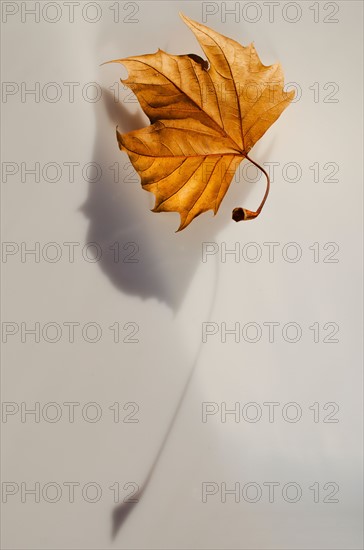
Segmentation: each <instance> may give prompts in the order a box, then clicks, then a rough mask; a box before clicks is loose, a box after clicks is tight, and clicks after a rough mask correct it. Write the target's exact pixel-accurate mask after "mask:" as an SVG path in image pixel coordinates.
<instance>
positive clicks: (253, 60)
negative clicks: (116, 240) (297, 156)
mask: <svg viewBox="0 0 364 550" xmlns="http://www.w3.org/2000/svg"><path fill="white" fill-rule="evenodd" d="M181 17H182V19H183V20H184V22H185V23H186V24H187V25H188V26H189V27H190V29H191V30H192V32H193V33H194V34H195V36H196V38H197V40H198V41H199V43H200V45H201V47H202V49H203V50H204V52H205V54H206V57H207V59H208V63H206V61H204V60H203V59H201V58H200V57H199V56H197V55H194V54H190V55H171V54H168V53H166V52H164V51H162V50H158V51H157V52H156V53H154V54H146V55H140V56H135V57H128V58H125V59H118V60H116V61H115V62H117V63H122V64H123V65H125V67H126V68H127V70H128V74H129V76H128V78H127V79H126V80H122V82H123V83H124V84H125V85H126V86H128V87H129V88H130V89H131V90H132V91H133V92H134V93H135V95H136V96H137V98H138V100H139V103H140V105H141V107H142V109H143V110H144V112H145V113H146V115H147V116H148V117H149V119H150V122H151V125H150V126H148V127H146V128H142V129H140V130H135V131H133V132H129V133H127V134H120V133H119V132H117V139H118V143H119V147H120V149H121V150H123V151H126V152H127V154H128V155H129V158H130V161H131V163H132V164H133V166H134V168H135V170H136V171H137V172H138V173H139V175H140V177H141V183H142V186H143V188H144V189H146V190H147V191H151V192H152V193H154V195H155V197H156V202H155V206H154V209H153V212H179V214H180V217H181V223H180V226H179V228H178V231H179V230H181V229H184V228H185V227H187V225H189V223H190V222H191V221H192V220H193V219H194V218H195V217H196V216H198V215H199V214H201V213H202V212H206V211H207V210H213V211H214V214H216V213H217V211H218V209H219V206H220V204H221V201H222V199H223V198H224V195H225V193H226V192H227V190H228V188H229V186H230V183H231V180H232V178H233V176H234V174H235V171H236V168H237V167H238V165H239V163H240V162H241V161H242V160H243V159H244V158H248V159H249V160H251V159H250V158H249V156H248V153H249V151H250V149H251V148H252V147H253V145H254V144H255V143H256V142H257V141H258V139H260V138H261V137H262V135H263V134H264V133H265V132H266V131H267V130H268V128H269V127H270V126H271V125H272V124H273V123H274V122H275V121H276V120H277V118H278V117H279V116H280V114H281V113H282V112H283V111H284V109H285V108H286V107H287V106H288V105H289V103H290V102H291V101H292V99H293V97H294V92H293V91H291V92H288V93H287V92H284V90H283V87H284V77H283V72H282V68H281V66H280V64H279V63H277V64H275V65H270V66H265V65H263V64H262V63H261V62H260V60H259V57H258V54H257V53H256V51H255V48H254V45H253V44H250V45H249V46H246V47H244V46H241V45H240V44H239V43H238V42H236V41H235V40H232V39H230V38H226V37H225V36H223V35H221V34H219V33H218V32H216V31H213V30H212V29H209V28H208V27H206V26H205V25H201V24H200V23H197V22H195V21H192V20H191V19H189V18H188V17H186V16H184V15H182V14H181ZM252 162H253V163H254V161H252ZM254 164H256V163H254ZM256 166H258V165H257V164H256ZM259 168H260V167H259ZM262 170H263V169H262ZM263 172H264V173H265V174H266V172H265V171H264V170H263ZM266 176H267V181H268V188H269V178H268V175H267V174H266ZM268 188H267V191H268ZM266 195H267V193H266ZM265 199H266V196H265V197H264V199H263V202H262V204H261V206H260V208H259V209H258V211H257V212H250V211H248V210H245V209H241V208H240V209H235V210H236V211H237V212H235V214H234V216H233V217H234V219H235V220H236V221H239V219H249V218H253V217H256V216H257V215H258V214H259V212H260V210H261V208H262V206H263V204H264V202H265ZM238 211H239V212H238Z"/></svg>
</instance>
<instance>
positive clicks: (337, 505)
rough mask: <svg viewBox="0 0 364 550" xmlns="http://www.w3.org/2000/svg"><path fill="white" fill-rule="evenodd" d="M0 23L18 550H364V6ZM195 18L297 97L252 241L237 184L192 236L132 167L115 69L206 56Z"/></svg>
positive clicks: (11, 528) (12, 525)
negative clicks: (128, 63)
mask: <svg viewBox="0 0 364 550" xmlns="http://www.w3.org/2000/svg"><path fill="white" fill-rule="evenodd" d="M1 7H2V80H3V96H2V105H1V107H2V123H3V132H2V138H3V139H2V170H3V172H2V175H3V184H2V201H3V202H2V205H3V206H2V240H3V244H2V273H3V286H2V341H3V352H2V359H3V361H2V363H3V365H2V401H3V410H2V444H3V445H2V449H3V450H2V499H3V505H2V527H3V529H2V545H3V548H9V549H43V548H44V549H46V548H47V549H49V548H52V549H86V548H87V549H88V548H95V549H100V548H103V549H105V548H125V549H129V548H135V549H140V548H145V549H151V548H158V549H159V548H168V549H170V548H176V549H182V548H184V549H187V548H191V549H192V548H201V549H202V548H206V549H207V548H209V549H210V548H215V549H226V548H234V549H235V548H236V549H238V548H239V549H240V548H244V549H252V548H255V549H263V548H264V549H273V548H287V549H288V548H289V549H292V548H297V549H299V548H300V549H301V548H302V549H303V548H304V549H318V548H320V549H324V548H325V549H326V548H330V549H334V548H335V549H339V548H340V549H341V548H347V549H349V548H350V549H354V548H355V549H358V548H362V539H361V532H362V529H361V512H362V510H361V487H362V480H361V460H362V378H361V349H362V324H361V303H362V291H361V275H362V273H361V266H362V246H361V245H362V236H361V235H362V208H361V197H362V184H363V174H362V171H361V166H362V163H361V158H362V147H363V141H362V61H363V59H362V37H363V29H362V4H361V2H356V1H353V2H351V1H350V2H328V3H318V2H311V1H301V2H241V3H239V2H226V3H220V2H199V1H195V2H177V1H172V2H154V1H153V2H150V1H139V0H138V1H137V2H134V1H133V2H108V1H105V2H104V1H100V0H99V1H98V2H84V1H83V0H80V1H79V2H75V3H74V2H71V3H69V2H57V3H56V2H40V3H36V2H2V6H1ZM31 10H33V13H31ZM179 11H183V13H185V14H186V15H188V16H189V17H191V18H192V19H195V20H197V21H200V22H202V23H205V24H207V25H208V26H210V27H212V28H214V29H216V30H217V31H219V32H221V33H222V34H224V35H226V36H229V37H231V38H234V39H235V40H237V41H239V42H241V43H242V44H244V45H246V44H248V43H249V42H251V41H254V43H255V46H256V49H257V51H258V54H259V56H260V58H261V60H262V62H263V63H264V64H270V63H273V62H276V61H278V60H279V61H280V62H281V63H282V66H283V69H284V72H285V77H286V82H288V83H290V85H291V87H295V89H296V90H297V101H295V103H293V104H292V105H291V106H290V107H289V108H288V109H287V110H286V111H285V112H284V113H283V115H282V116H281V118H280V119H279V120H278V121H277V122H276V123H275V124H274V126H273V127H272V128H271V129H270V130H269V131H268V132H267V134H266V135H265V136H263V138H262V139H261V141H260V142H259V143H258V144H257V145H256V146H255V147H254V149H253V150H252V152H251V156H252V158H254V160H256V161H257V162H260V163H261V164H262V163H263V165H264V166H266V167H267V166H269V167H270V169H271V170H273V168H274V172H273V173H272V172H271V173H272V174H273V178H272V179H273V181H272V192H271V195H270V197H269V199H268V202H267V204H266V206H265V208H264V211H263V213H262V215H261V216H260V217H259V218H258V219H257V220H255V221H252V222H249V223H239V224H236V223H234V222H233V221H232V220H231V211H232V209H233V208H234V207H235V206H244V207H247V208H250V209H252V210H254V208H256V207H257V206H258V204H259V202H260V199H261V197H262V193H263V190H264V181H263V178H261V179H259V181H257V182H256V183H253V182H252V180H254V179H255V178H256V172H255V171H254V170H253V169H251V168H248V167H247V166H245V164H243V165H242V166H241V170H239V172H238V174H237V175H236V178H235V181H234V182H233V183H232V185H231V188H230V190H229V192H228V194H227V196H226V198H225V199H224V201H223V204H222V206H221V208H220V211H219V213H218V215H217V216H216V217H213V216H212V213H211V212H209V213H207V214H204V215H202V216H200V217H199V218H197V219H196V220H194V221H193V223H192V224H191V225H190V226H189V227H188V228H187V229H186V230H185V231H182V232H180V233H178V234H176V233H175V232H174V231H175V229H176V228H177V227H178V215H177V214H159V215H156V214H153V213H152V212H150V208H152V206H153V196H152V195H151V194H149V193H146V192H144V191H143V190H142V188H141V186H140V184H139V178H138V176H137V175H136V174H135V173H134V172H133V170H132V168H131V166H130V164H129V163H128V159H127V157H126V155H124V154H121V153H120V152H119V150H118V147H117V144H116V139H115V127H116V125H117V124H118V125H119V129H120V130H121V131H123V132H127V131H130V130H132V129H136V128H139V127H142V126H144V125H145V124H147V123H148V120H147V118H146V117H145V115H144V114H143V113H142V112H141V109H140V107H139V105H138V103H137V102H136V100H135V97H133V96H132V94H130V92H129V91H128V90H126V89H125V88H124V87H123V86H122V85H121V84H120V83H118V82H119V79H120V77H123V78H124V77H125V76H126V71H125V69H124V68H123V67H122V66H121V65H106V66H102V67H100V64H101V63H103V62H104V61H107V60H110V59H115V58H121V57H126V56H129V55H137V54H143V53H152V52H155V51H156V50H157V49H158V48H161V49H163V50H165V51H167V52H170V53H174V54H184V53H186V54H187V53H197V54H199V55H203V54H202V53H201V50H200V48H199V46H198V44H197V42H196V40H195V38H194V36H193V35H192V33H191V32H190V31H189V29H188V28H187V27H186V26H185V25H184V24H183V22H182V20H181V19H180V18H179V16H178V12H179ZM228 12H229V13H228ZM52 21H53V22H52ZM32 90H33V92H32ZM264 163H271V164H269V165H268V164H264ZM273 163H274V164H273ZM32 171H33V172H32ZM90 243H93V244H90ZM206 243H208V244H206ZM32 250H33V251H34V252H33V253H32V252H31V251H32ZM232 250H234V251H235V252H234V253H228V252H229V251H232ZM206 323H208V324H206ZM110 327H111V328H110ZM232 329H235V330H236V331H238V332H239V337H238V336H237V333H235V334H234V333H226V332H225V331H226V330H232ZM32 330H33V332H32ZM207 332H208V333H209V334H206V333H207ZM203 335H205V337H204V338H203ZM204 340H205V341H204ZM191 373H193V375H192V378H191V380H190V383H189V385H188V386H187V391H186V393H185V395H184V399H183V402H182V404H181V406H180V408H179V409H178V414H177V416H176V418H175V422H174V423H173V424H172V425H171V419H172V418H173V414H174V412H175V411H176V407H177V406H178V402H179V399H180V397H181V395H182V393H183V389H184V387H185V384H186V381H187V380H188V378H189V376H190V375H191ZM31 410H34V411H35V412H34V413H33V414H32V413H31V412H29V411H31ZM227 410H234V411H235V412H234V414H225V413H226V411H227ZM27 411H28V412H27ZM169 426H171V430H170V434H169V437H168V438H167V441H166V444H165V446H164V447H163V451H162V452H161V454H160V456H159V460H158V461H157V463H156V466H155V468H154V470H153V472H152V475H151V476H150V480H149V483H148V484H147V486H146V488H145V490H144V492H143V494H142V496H141V498H140V499H139V502H138V503H137V504H136V505H132V504H130V503H127V504H126V505H125V506H124V507H122V505H121V503H122V501H123V499H125V498H126V497H127V495H130V494H131V493H133V492H134V491H135V490H136V488H137V487H139V488H140V489H142V488H143V486H144V482H145V480H146V478H147V476H148V473H149V472H150V468H151V467H152V464H153V461H154V460H155V458H156V456H157V455H158V452H159V450H160V448H161V445H162V443H163V439H164V437H165V434H166V432H167V430H168V427H169ZM287 484H288V485H287ZM225 489H226V490H225ZM232 490H234V491H235V493H234V494H232V493H231V491H232ZM226 491H227V492H226ZM229 491H230V493H229ZM125 510H129V512H130V513H129V514H126V516H125V518H124V521H121V519H122V515H123V513H124V512H125ZM113 526H114V538H112V536H111V535H112V528H113Z"/></svg>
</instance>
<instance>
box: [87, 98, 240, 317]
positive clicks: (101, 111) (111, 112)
mask: <svg viewBox="0 0 364 550" xmlns="http://www.w3.org/2000/svg"><path fill="white" fill-rule="evenodd" d="M102 98H103V100H102V101H100V102H98V103H96V104H95V115H96V139H95V144H94V150H93V162H94V163H96V165H97V166H99V167H100V168H101V170H102V175H101V178H100V179H99V180H98V181H96V182H90V183H89V193H88V198H87V200H86V202H85V204H84V205H83V206H82V207H81V210H82V212H83V213H84V215H85V216H86V217H87V218H88V220H89V227H88V231H87V237H86V241H87V242H94V243H97V244H98V245H99V246H100V248H101V250H102V256H101V258H100V261H99V262H98V265H99V266H100V268H101V269H102V271H103V272H104V274H105V275H106V276H107V277H108V278H109V280H110V281H111V282H112V283H113V284H114V286H116V288H118V290H120V291H122V292H124V293H127V294H131V295H135V296H139V297H141V298H142V299H150V298H155V299H157V300H159V301H160V302H164V303H165V304H166V305H167V306H168V307H170V308H171V309H172V310H173V311H174V312H175V313H176V312H177V311H178V309H179V307H180V305H181V303H182V301H183V297H184V295H185V292H186V290H187V288H188V285H189V284H190V282H191V280H192V277H193V275H194V273H195V271H196V268H197V267H198V265H199V263H200V262H201V254H202V243H203V242H214V241H215V239H216V237H217V234H218V233H219V232H220V231H221V230H222V229H223V228H224V227H225V226H226V225H227V224H228V223H234V222H233V221H232V220H231V210H230V212H224V210H225V208H223V207H222V206H221V208H220V210H219V212H218V214H217V215H216V217H213V214H212V212H211V211H210V212H207V213H204V214H202V215H201V216H199V217H198V218H196V219H195V220H194V221H193V223H192V224H191V225H190V226H189V227H187V228H186V229H185V230H183V231H181V232H179V233H175V231H176V228H177V227H178V225H179V215H178V214H177V213H160V214H158V215H157V214H155V213H152V212H150V209H151V208H152V207H153V203H154V196H153V195H152V194H151V193H148V192H146V191H144V190H143V189H142V188H141V185H140V181H139V176H138V175H137V174H136V173H135V171H134V169H133V167H132V166H131V164H130V162H129V160H128V158H127V156H126V154H125V153H120V151H119V149H118V146H117V143H116V137H115V129H116V126H118V129H119V131H121V132H123V133H125V132H129V131H131V130H135V129H138V128H141V127H143V126H145V125H148V124H149V121H148V119H147V118H146V117H145V115H144V114H143V113H142V112H141V110H140V109H138V111H137V112H136V113H135V114H134V113H132V112H130V109H129V108H128V106H127V104H123V103H116V102H115V98H114V96H113V94H112V93H111V92H110V91H108V90H106V89H104V90H103V95H102ZM105 115H107V116H105ZM116 163H118V167H117V168H116ZM116 169H117V170H118V171H119V181H117V182H115V181H114V177H115V170H116ZM239 189H240V190H239V195H240V196H241V195H242V194H244V187H243V186H239ZM246 191H247V190H246ZM115 243H116V244H115ZM130 243H133V244H130ZM116 248H118V251H119V257H117V253H116Z"/></svg>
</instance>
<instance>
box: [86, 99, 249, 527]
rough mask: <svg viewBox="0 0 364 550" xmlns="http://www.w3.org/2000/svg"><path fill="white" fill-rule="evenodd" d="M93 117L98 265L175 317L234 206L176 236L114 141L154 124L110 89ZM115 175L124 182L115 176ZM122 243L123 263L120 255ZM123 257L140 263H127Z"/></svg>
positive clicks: (89, 207)
mask: <svg viewBox="0 0 364 550" xmlns="http://www.w3.org/2000/svg"><path fill="white" fill-rule="evenodd" d="M95 115H96V140H95V145H94V151H93V162H94V163H96V164H97V165H98V166H99V167H101V169H102V176H101V178H100V179H99V180H98V181H96V182H94V183H89V195H88V198H87V201H86V203H85V204H84V205H83V206H82V208H81V210H82V211H83V213H84V214H85V216H86V217H87V218H88V219H89V229H88V232H87V242H95V243H98V244H99V245H100V247H101V249H102V256H101V259H100V261H99V262H98V265H99V266H100V267H101V269H102V271H103V272H104V274H105V275H106V276H107V277H108V278H109V280H110V281H111V282H112V284H114V285H115V287H116V288H117V289H118V290H120V291H121V292H123V293H126V294H131V295H135V296H139V297H141V298H143V299H149V298H155V299H158V300H159V301H161V302H163V303H165V304H167V305H168V306H169V307H170V308H171V309H172V310H173V311H174V312H175V314H176V313H177V311H178V310H179V308H180V306H181V304H182V303H183V298H184V296H185V293H186V291H187V288H188V286H189V284H190V282H191V280H192V277H193V275H194V273H195V271H196V269H197V267H198V265H199V263H200V261H201V248H202V243H203V242H213V241H214V240H215V239H216V235H217V234H218V233H219V232H220V231H221V230H222V228H223V227H224V226H225V225H227V224H228V223H234V222H233V221H232V220H231V207H230V206H224V204H222V205H221V208H220V211H219V213H218V215H217V216H216V217H212V213H211V212H210V213H208V214H203V215H202V216H201V217H199V218H197V219H196V220H194V222H193V223H192V224H191V225H190V226H189V227H188V228H187V229H185V230H184V231H182V232H180V233H175V230H176V228H177V227H178V225H179V216H178V215H177V214H175V215H174V214H160V215H159V216H156V214H154V213H152V212H150V211H149V210H148V209H150V208H152V207H153V203H154V197H153V196H152V195H151V194H150V193H146V192H143V190H142V188H141V186H140V183H139V176H137V175H136V174H135V172H134V171H133V169H132V167H131V165H130V163H129V162H128V159H127V157H126V155H124V154H121V153H120V151H119V149H118V146H117V143H116V136H115V128H116V126H118V127H119V131H121V132H123V133H124V132H129V131H131V130H135V129H137V128H141V127H143V126H145V125H147V124H149V121H148V119H147V118H146V117H145V115H144V114H143V113H142V112H141V110H139V111H138V112H137V113H136V114H132V113H130V111H129V109H128V107H127V106H126V105H125V104H123V103H116V102H115V99H114V96H113V95H112V94H111V93H110V92H109V91H108V90H103V101H102V102H101V101H100V102H98V103H96V104H95ZM117 170H118V171H119V178H118V177H115V174H116V172H117ZM125 175H126V177H125ZM250 189H251V186H242V185H240V184H236V186H235V190H234V191H233V195H235V198H236V200H237V202H238V204H241V202H243V204H244V203H245V199H246V197H247V195H248V194H249V192H250ZM130 243H132V244H130ZM116 244H117V246H118V251H119V257H118V258H117V260H118V261H116V257H115V246H116ZM130 253H131V254H130ZM122 255H124V257H123V256H122ZM125 258H127V259H128V258H129V259H132V260H137V261H131V262H128V261H125ZM216 265H217V264H216ZM214 285H215V288H214V292H213V295H212V302H211V304H210V313H211V311H212V308H213V305H214V298H215V296H216V289H217V270H215V281H214ZM209 316H210V314H209ZM209 316H208V318H209ZM200 351H201V345H200V348H199V350H198V352H197V355H196V358H195V360H194V363H193V365H192V367H191V369H190V372H189V375H188V378H187V381H186V382H185V385H184V388H183V390H182V393H181V396H180V399H179V401H178V404H177V406H176V408H175V411H174V414H173V416H172V418H171V420H170V422H169V425H168V428H167V430H166V433H165V435H164V438H163V440H162V443H161V445H160V447H159V451H158V453H157V455H156V456H155V458H154V460H153V462H152V465H151V467H150V468H149V471H148V474H147V476H146V478H145V480H144V483H143V486H142V487H141V489H140V490H139V493H138V495H137V498H138V500H140V498H141V497H142V495H143V493H144V492H145V490H146V488H147V486H148V483H149V481H150V479H151V477H152V475H153V472H154V470H155V467H156V465H157V463H158V460H159V458H160V456H161V454H162V452H163V450H164V447H165V443H166V441H167V439H168V437H169V434H170V433H171V430H172V428H173V425H174V422H175V419H176V418H177V416H178V413H179V410H180V407H181V405H182V402H183V400H184V397H185V395H186V392H187V390H188V387H189V384H190V381H191V379H192V376H193V374H194V372H195V368H196V365H197V363H198V359H199V355H200ZM135 505H136V502H126V503H123V504H121V505H118V506H117V507H116V508H115V509H114V511H113V514H112V537H113V538H114V537H115V536H116V534H117V532H118V531H119V529H120V528H121V526H122V524H123V523H124V521H125V519H126V518H127V517H128V515H129V514H130V512H131V511H132V510H133V509H134V508H135Z"/></svg>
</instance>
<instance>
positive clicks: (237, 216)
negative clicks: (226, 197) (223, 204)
mask: <svg viewBox="0 0 364 550" xmlns="http://www.w3.org/2000/svg"><path fill="white" fill-rule="evenodd" d="M245 158H246V159H247V160H249V161H250V162H251V163H252V164H254V166H256V167H257V168H259V170H260V171H261V172H263V174H264V175H265V177H266V178H267V187H266V190H265V193H264V197H263V199H262V202H261V203H260V205H259V207H258V208H257V210H256V212H252V211H251V210H247V209H246V208H242V207H240V206H239V207H237V208H234V210H233V214H232V217H233V220H234V221H236V222H240V221H243V220H244V221H245V220H252V219H254V218H256V217H257V216H259V214H260V213H261V211H262V209H263V206H264V204H265V201H266V200H267V198H268V195H269V191H270V178H269V175H268V173H267V172H266V170H265V169H264V168H263V167H262V166H260V164H258V163H257V162H255V160H253V159H251V158H250V157H249V155H245Z"/></svg>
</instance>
